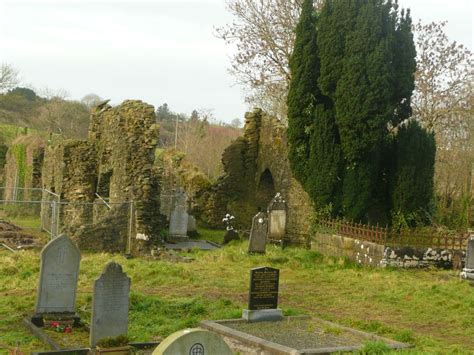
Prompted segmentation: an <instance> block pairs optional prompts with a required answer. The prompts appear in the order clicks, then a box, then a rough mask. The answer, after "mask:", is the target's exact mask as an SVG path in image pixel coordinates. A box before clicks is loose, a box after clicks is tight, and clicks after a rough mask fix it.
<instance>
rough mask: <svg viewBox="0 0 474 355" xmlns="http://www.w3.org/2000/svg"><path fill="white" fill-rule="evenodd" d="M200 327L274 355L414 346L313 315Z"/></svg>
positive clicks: (206, 323)
mask: <svg viewBox="0 0 474 355" xmlns="http://www.w3.org/2000/svg"><path fill="white" fill-rule="evenodd" d="M200 325H201V327H202V328H205V329H209V330H212V331H214V332H217V333H219V334H221V335H222V336H224V337H225V338H226V340H228V342H229V343H231V344H232V345H233V350H234V351H242V350H244V349H246V350H247V351H248V349H249V348H250V349H252V348H254V349H265V350H268V351H270V352H271V353H272V354H321V353H334V352H339V351H354V350H358V349H360V348H362V347H363V346H364V344H365V343H366V342H367V341H382V342H384V343H385V344H387V345H388V346H389V347H390V348H392V349H403V348H409V347H411V345H409V344H405V343H400V342H397V341H394V340H391V339H387V338H383V337H380V336H377V335H374V334H370V333H366V332H362V331H359V330H356V329H352V328H348V327H343V326H341V325H338V324H336V323H332V322H328V321H325V320H323V319H319V318H314V317H305V316H299V317H284V319H283V320H282V321H277V322H258V323H250V322H247V321H245V320H243V319H230V320H217V321H203V322H201V324H200Z"/></svg>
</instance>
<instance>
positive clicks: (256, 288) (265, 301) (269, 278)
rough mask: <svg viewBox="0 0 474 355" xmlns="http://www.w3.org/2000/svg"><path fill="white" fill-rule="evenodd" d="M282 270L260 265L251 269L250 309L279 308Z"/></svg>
mask: <svg viewBox="0 0 474 355" xmlns="http://www.w3.org/2000/svg"><path fill="white" fill-rule="evenodd" d="M279 279H280V270H278V269H274V268H271V267H260V268H256V269H252V270H251V271H250V290H249V307H248V309H249V310H261V309H276V308H278V283H279Z"/></svg>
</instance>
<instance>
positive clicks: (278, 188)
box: [198, 109, 313, 244]
mask: <svg viewBox="0 0 474 355" xmlns="http://www.w3.org/2000/svg"><path fill="white" fill-rule="evenodd" d="M287 155H288V148H287V138H286V128H285V126H284V125H283V124H282V123H281V122H280V121H278V120H277V119H276V118H274V117H271V116H269V115H267V114H266V113H264V112H263V111H262V110H261V109H255V110H254V111H252V112H248V113H246V115H245V127H244V135H243V137H240V138H238V139H237V140H236V141H234V142H233V143H232V144H231V145H230V146H229V147H228V148H227V149H226V150H225V151H224V153H223V156H222V163H223V166H224V174H223V176H221V177H220V178H219V179H218V181H217V183H216V184H214V185H213V186H212V187H211V188H210V189H207V190H206V191H203V192H202V193H201V197H200V210H199V213H198V216H199V217H200V218H201V219H202V220H204V221H206V222H207V223H209V224H210V225H221V224H222V218H223V216H224V215H225V214H226V213H227V212H229V213H231V214H232V215H234V216H235V217H236V221H237V223H238V226H239V228H246V227H248V226H250V225H251V221H252V217H253V216H254V215H255V214H256V213H257V212H258V209H261V210H266V208H267V205H268V204H269V203H270V201H271V199H272V198H273V197H274V196H275V194H276V193H277V192H280V193H281V195H282V196H283V198H285V200H286V202H287V206H288V215H287V218H288V219H287V239H288V240H289V241H290V242H293V243H298V244H308V242H309V229H310V223H311V221H310V219H311V215H312V214H313V206H312V203H311V200H310V198H309V196H308V194H307V193H306V192H305V191H304V190H303V188H302V187H301V185H300V184H299V183H298V182H297V181H296V179H294V178H293V176H292V174H291V170H290V165H289V161H288V157H287Z"/></svg>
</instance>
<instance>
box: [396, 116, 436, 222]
mask: <svg viewBox="0 0 474 355" xmlns="http://www.w3.org/2000/svg"><path fill="white" fill-rule="evenodd" d="M393 152H394V156H395V161H394V167H393V173H392V174H391V176H392V184H391V197H392V198H391V200H392V214H398V215H399V217H403V218H404V219H405V221H406V222H408V223H409V224H410V223H416V222H420V220H421V221H423V219H425V218H426V216H427V215H428V214H430V213H431V212H432V210H431V209H432V206H433V174H434V163H435V155H436V143H435V139H434V135H433V134H430V133H428V132H427V131H426V130H424V129H423V128H421V127H420V125H419V124H418V123H417V122H416V121H410V122H409V123H407V124H404V125H402V126H401V127H400V129H399V131H398V134H397V135H396V137H395V138H394V147H393Z"/></svg>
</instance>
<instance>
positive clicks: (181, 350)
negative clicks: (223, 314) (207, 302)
mask: <svg viewBox="0 0 474 355" xmlns="http://www.w3.org/2000/svg"><path fill="white" fill-rule="evenodd" d="M153 355H232V351H231V350H230V348H229V346H228V345H227V344H226V343H225V341H224V340H223V339H222V337H221V336H219V335H218V334H216V333H214V332H211V331H209V330H205V329H198V328H196V329H184V330H180V331H178V332H176V333H173V334H171V335H170V336H169V337H168V338H166V339H165V340H163V341H162V342H161V343H160V345H159V346H158V347H157V348H156V349H155V350H154V351H153Z"/></svg>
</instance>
